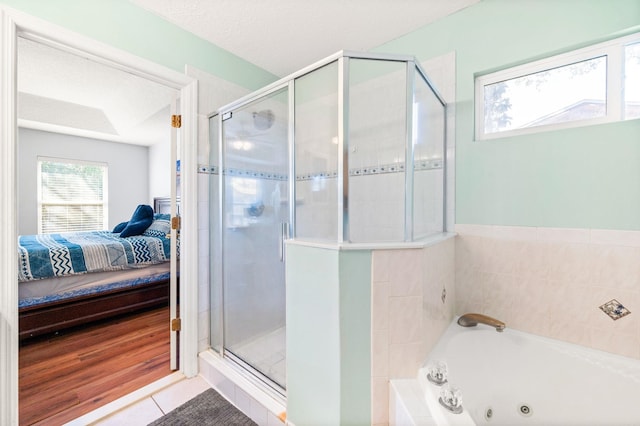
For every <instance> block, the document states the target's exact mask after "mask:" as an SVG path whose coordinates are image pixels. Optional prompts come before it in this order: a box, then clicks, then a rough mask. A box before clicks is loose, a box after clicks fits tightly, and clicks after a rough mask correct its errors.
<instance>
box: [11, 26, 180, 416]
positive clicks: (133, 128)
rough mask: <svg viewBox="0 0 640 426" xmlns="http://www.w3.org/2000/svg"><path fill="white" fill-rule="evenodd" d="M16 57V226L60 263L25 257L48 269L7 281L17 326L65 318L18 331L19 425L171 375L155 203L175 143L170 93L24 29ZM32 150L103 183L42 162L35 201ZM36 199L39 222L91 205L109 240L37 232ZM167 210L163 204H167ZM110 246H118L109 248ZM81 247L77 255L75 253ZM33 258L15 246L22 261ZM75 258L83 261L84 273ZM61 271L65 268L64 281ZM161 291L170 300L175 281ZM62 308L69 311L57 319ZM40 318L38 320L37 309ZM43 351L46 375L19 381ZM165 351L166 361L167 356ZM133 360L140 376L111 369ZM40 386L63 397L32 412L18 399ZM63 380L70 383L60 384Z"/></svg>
mask: <svg viewBox="0 0 640 426" xmlns="http://www.w3.org/2000/svg"><path fill="white" fill-rule="evenodd" d="M17 56H18V67H17V70H18V73H17V74H18V79H17V80H18V84H17V103H18V109H17V119H18V133H17V151H18V155H17V159H18V163H17V165H16V166H17V167H16V168H17V175H18V176H17V177H18V189H19V190H18V196H17V201H18V203H17V209H18V223H17V234H18V235H34V241H37V242H38V245H41V246H43V247H47V246H48V247H50V246H52V245H54V246H55V247H56V250H62V251H65V250H67V251H69V253H68V257H66V258H65V257H64V256H62V255H61V256H60V257H61V260H60V262H58V263H55V262H53V261H52V262H51V264H50V266H49V265H45V266H37V265H35V264H34V263H32V264H30V265H29V267H30V268H47V267H50V268H51V269H52V270H54V274H53V275H55V276H53V277H51V278H41V279H34V280H31V281H28V282H21V283H20V284H19V285H18V290H19V292H18V293H19V299H20V301H19V315H20V327H21V332H22V331H23V330H22V328H23V327H25V324H32V323H29V322H28V321H35V324H38V321H40V322H42V320H38V319H37V318H36V313H37V315H40V314H41V312H40V310H43V311H46V310H51V315H53V316H54V317H61V318H64V321H60V323H61V324H62V323H65V325H64V326H57V327H59V329H58V328H54V329H53V330H49V329H46V330H44V329H40V328H38V326H37V325H36V326H30V328H28V329H29V330H30V333H31V334H29V335H28V334H24V333H22V334H21V344H20V346H21V347H20V355H19V357H20V359H19V364H20V371H19V373H20V380H19V387H20V396H21V397H24V402H25V403H23V399H20V400H19V405H20V423H21V424H30V420H29V419H32V420H33V419H34V417H33V415H34V414H37V416H36V417H38V416H40V415H41V414H42V412H45V413H47V416H46V417H45V418H48V417H51V418H52V419H53V418H56V416H58V418H60V419H62V418H64V415H65V414H64V413H65V412H67V413H69V411H67V410H69V409H70V408H69V407H73V410H75V411H71V412H73V413H77V414H78V416H79V415H81V414H84V413H86V412H87V411H82V410H83V409H84V410H89V411H90V410H91V409H94V408H97V407H96V405H95V404H93V403H91V400H92V399H98V400H100V404H106V403H108V402H110V401H111V400H114V399H117V398H118V397H120V396H123V395H124V394H126V393H128V392H130V391H131V390H135V388H136V387H138V388H139V387H142V386H144V385H147V384H149V383H151V382H152V381H154V380H157V379H158V378H159V377H162V376H165V375H169V374H170V373H171V365H170V362H169V359H170V355H171V354H170V345H169V334H170V331H169V330H170V320H171V316H170V312H169V304H168V299H169V297H170V294H171V291H170V288H169V278H170V276H171V274H172V273H173V275H174V276H177V275H178V271H177V268H175V269H174V271H173V272H171V271H170V268H169V261H168V259H170V258H171V257H172V256H173V257H175V254H173V253H170V247H171V238H167V236H168V234H170V233H171V232H172V231H171V226H170V215H169V214H167V212H166V202H167V201H169V202H170V203H171V199H172V195H173V200H174V203H175V199H176V190H175V189H173V190H172V186H174V185H172V180H173V181H174V182H175V181H176V167H175V164H176V161H175V158H176V157H177V158H179V156H178V152H177V146H176V145H175V143H174V144H173V145H172V141H171V126H170V122H171V112H172V111H171V106H172V105H171V104H172V102H174V100H175V99H176V98H177V97H179V95H180V92H179V90H177V89H175V88H172V87H167V86H165V85H163V84H159V83H157V82H155V81H151V80H150V79H145V78H144V77H141V76H137V75H134V74H133V73H131V72H127V71H123V70H121V69H116V68H113V67H110V66H108V65H106V64H103V63H99V62H97V61H93V60H91V59H88V58H87V57H84V56H82V55H78V54H76V53H75V52H69V51H66V50H60V49H57V48H56V47H52V46H49V45H47V44H46V43H41V42H40V41H35V40H32V39H29V38H25V37H19V38H18V54H17ZM174 107H175V105H174ZM172 151H173V152H172ZM43 158H46V159H53V160H57V163H55V164H61V163H65V164H74V163H75V164H94V163H100V164H102V165H104V173H105V178H106V180H105V182H106V185H104V186H100V185H93V184H92V181H91V179H89V178H86V176H85V177H81V178H78V176H76V178H75V179H71V180H68V179H67V178H68V176H65V175H64V172H65V170H59V169H60V167H57V169H56V168H55V167H54V169H56V170H49V172H50V173H48V175H47V178H49V179H58V181H56V182H53V181H52V182H50V184H51V185H49V186H48V193H47V196H48V198H46V200H45V199H44V198H43V194H42V191H41V189H38V185H39V184H40V183H41V179H42V173H40V168H38V166H37V164H38V163H39V162H40V161H41V160H42V159H43ZM71 167H72V166H71ZM65 179H66V180H65ZM70 195H73V196H71V197H70ZM76 197H77V198H76ZM158 200H162V201H163V203H162V206H163V210H162V211H152V213H151V214H152V217H151V218H150V222H149V224H148V225H147V226H145V227H144V228H145V229H142V228H140V229H139V230H138V231H139V232H134V233H133V234H132V236H131V237H127V238H124V239H122V241H120V240H118V239H117V237H118V233H115V232H112V231H113V230H114V229H115V228H116V226H117V225H119V224H121V223H123V222H128V223H133V222H135V214H136V213H137V212H138V207H139V206H140V205H145V206H149V209H153V208H154V207H156V208H157V206H158V205H159V202H158ZM43 202H46V203H47V205H48V206H49V207H51V208H49V210H48V211H49V212H51V214H52V215H53V216H55V217H51V218H50V219H51V221H50V222H54V223H61V222H73V221H74V220H75V219H76V216H78V215H80V216H82V215H83V214H85V215H86V214H89V213H90V212H89V211H88V210H87V209H89V210H91V211H94V210H95V208H96V206H98V204H100V207H101V208H103V209H104V210H105V211H104V214H103V216H104V222H103V223H102V224H100V226H94V227H91V231H94V230H95V231H99V233H100V232H101V233H102V234H104V235H102V236H104V237H106V238H108V244H109V245H105V246H104V247H105V248H103V249H101V248H96V247H99V246H93V245H91V246H84V245H82V244H80V243H79V242H80V241H84V240H88V239H91V240H92V241H91V243H92V244H93V240H94V239H95V238H97V237H95V236H94V235H85V234H84V231H85V230H84V229H79V228H78V227H77V226H72V227H71V228H69V229H67V231H73V232H76V231H79V232H78V233H77V234H76V237H74V238H75V239H72V238H71V237H70V236H69V235H71V234H66V233H64V234H61V233H60V232H61V230H60V229H57V230H53V233H51V232H48V233H46V234H43V233H42V229H41V227H40V223H41V222H42V214H43V213H42V209H41V208H39V206H41V205H42V204H43ZM176 210H177V209H176V208H175V207H174V212H175V211H176ZM69 215H70V216H69ZM64 239H68V240H69V241H70V242H71V245H72V246H76V245H77V246H79V247H81V249H79V250H78V252H73V251H71V250H72V249H69V248H68V247H63V245H62V244H63V242H62V241H63V240H64ZM114 245H116V246H118V248H117V249H114ZM87 247H88V248H87ZM174 249H175V248H174ZM99 251H104V252H107V256H106V258H105V259H104V260H100V258H99V257H98V252H99ZM54 252H55V251H54ZM114 253H116V254H115V255H114ZM118 253H120V254H118ZM82 255H84V257H83V258H82V259H81V260H79V258H78V256H82ZM34 256H35V257H37V255H34ZM56 256H57V255H56ZM116 256H119V257H116ZM35 257H32V258H29V257H28V255H27V257H26V258H27V259H35ZM51 257H52V259H53V257H54V256H51ZM122 257H127V258H129V257H131V258H135V259H140V261H141V262H142V264H135V265H132V266H135V267H132V268H128V269H124V270H121V271H120V270H111V269H120V267H121V266H122V267H123V268H124V267H125V266H124V265H125V264H127V265H129V264H130V263H131V262H119V260H118V258H122ZM34 262H35V261H34ZM65 262H66V263H65ZM80 263H82V265H81V266H80ZM89 264H92V265H91V267H93V266H95V265H94V264H99V265H103V266H105V268H104V269H105V270H104V271H102V270H99V271H97V272H95V273H92V272H90V270H93V269H91V268H90V265H89ZM114 265H115V266H114ZM147 265H148V266H147ZM140 266H144V267H140ZM83 267H86V268H87V269H86V273H85V270H84V269H82V268H83ZM25 268H26V267H25ZM63 269H64V271H62V270H63ZM67 269H69V270H67ZM64 272H72V274H71V275H70V276H69V278H67V276H66V274H65V273H64ZM20 276H21V277H22V276H23V274H20ZM65 280H66V281H65ZM47 285H48V286H50V287H49V288H47V289H44V286H47ZM36 286H39V288H37V287H36ZM173 298H174V300H175V299H176V297H175V290H174V292H173ZM71 311H72V312H71ZM69 312H71V313H69ZM45 314H46V312H44V313H42V315H45ZM67 317H69V318H73V319H72V320H69V321H68V322H67V319H66V318H67ZM78 317H80V318H82V319H81V320H78V321H79V322H78V324H82V325H80V326H75V327H72V328H69V327H67V326H66V325H68V324H71V325H74V324H76V322H74V321H76V318H78ZM25 318H27V320H25ZM34 318H36V319H34ZM42 318H45V320H44V322H46V323H49V324H50V321H48V320H46V318H48V317H46V316H43V317H42ZM33 330H35V331H33ZM116 330H120V333H119V334H120V337H119V338H118V339H116V340H115V342H117V343H114V344H113V345H111V348H110V350H111V353H110V354H108V355H104V354H105V352H104V350H105V349H108V348H104V347H102V348H100V349H95V350H93V351H91V350H90V349H89V348H91V347H92V345H93V343H92V342H93V341H95V340H96V338H97V336H102V337H100V339H104V341H105V342H109V341H111V340H109V339H111V338H109V337H106V336H107V335H109V332H110V331H116ZM132 331H133V334H131V332H132ZM30 336H33V337H30ZM127 342H128V343H127ZM144 342H153V343H151V348H145V347H144V345H143V343H144ZM65 345H67V346H68V347H67V350H66V352H67V354H66V355H60V354H59V355H58V356H62V358H56V356H57V355H56V353H57V352H60V351H63V352H64V351H65V350H64V348H65ZM103 346H109V345H104V344H103ZM116 354H119V355H116ZM105 356H106V357H109V358H113V361H114V362H115V363H111V364H108V365H107V364H103V363H101V362H99V359H100V358H101V357H105ZM49 357H50V359H51V360H52V361H53V360H54V359H55V360H57V362H56V364H57V365H58V368H56V369H53V368H47V370H48V371H49V372H50V373H52V374H48V375H47V377H39V381H40V382H39V383H38V384H37V385H34V383H32V382H30V379H29V377H33V376H30V373H29V364H30V362H26V363H25V361H33V362H34V363H35V362H37V363H42V362H45V363H46V362H47V358H49ZM174 357H176V358H177V354H175V355H174ZM132 358H136V359H138V364H137V365H138V366H137V367H136V366H135V365H129V364H124V363H118V362H117V361H118V360H119V359H120V360H124V359H129V360H131V359H132ZM87 359H91V360H92V361H91V362H87ZM65 367H66V369H65ZM105 368H114V371H112V372H109V373H108V374H107V375H106V376H105V374H104V373H105V372H104V369H105ZM138 368H146V371H145V374H143V375H141V374H134V375H133V376H128V375H127V374H125V375H124V376H122V374H123V373H125V372H126V371H124V370H128V371H129V373H131V372H134V371H137V370H136V369H138ZM118 369H123V371H118ZM99 370H102V371H99ZM74 374H76V375H77V374H81V375H82V376H83V377H84V379H85V380H86V382H87V383H88V384H87V385H84V386H83V389H82V390H81V391H78V389H74V388H76V386H75V385H74V384H73V383H74V382H73V379H72V376H73V375H74ZM134 376H135V377H137V378H136V380H134V381H132V383H131V384H129V385H127V384H124V383H119V384H118V385H116V382H122V381H123V377H134ZM41 380H45V383H42V381H41ZM114 380H115V382H114V383H112V384H113V390H112V391H110V392H107V393H102V392H101V391H100V389H99V388H100V386H103V387H104V383H105V381H107V382H109V381H114ZM127 380H130V379H127ZM94 384H95V386H94ZM131 385H133V386H134V387H133V388H132V387H131ZM34 386H35V387H34ZM43 386H44V387H43ZM92 387H93V389H90V388H92ZM43 389H48V392H51V391H52V390H53V394H54V395H58V396H57V398H60V397H61V396H62V395H66V397H68V398H71V399H72V400H69V401H63V400H59V401H56V403H55V404H54V405H53V406H52V407H55V408H51V407H48V408H47V409H45V410H42V409H41V408H43V407H42V406H41V405H33V401H34V400H33V399H32V398H30V397H29V398H28V397H27V396H28V395H29V392H34V390H35V391H37V393H38V394H39V397H40V398H41V397H42V395H43V394H44V392H46V391H45V390H43ZM71 389H74V392H70V390H71ZM38 407H40V409H39V408H38ZM74 415H75V414H74ZM39 420H42V418H39ZM67 420H70V419H66V420H65V421H67ZM52 421H53V420H52Z"/></svg>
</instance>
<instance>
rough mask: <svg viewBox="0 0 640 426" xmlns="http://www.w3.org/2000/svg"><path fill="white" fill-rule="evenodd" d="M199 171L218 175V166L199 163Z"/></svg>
mask: <svg viewBox="0 0 640 426" xmlns="http://www.w3.org/2000/svg"><path fill="white" fill-rule="evenodd" d="M198 173H204V174H206V175H217V174H218V166H210V165H208V164H198Z"/></svg>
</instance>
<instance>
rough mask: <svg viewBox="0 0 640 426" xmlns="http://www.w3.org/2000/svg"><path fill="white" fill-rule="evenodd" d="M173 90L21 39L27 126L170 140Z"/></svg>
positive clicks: (148, 141) (139, 140) (22, 115)
mask: <svg viewBox="0 0 640 426" xmlns="http://www.w3.org/2000/svg"><path fill="white" fill-rule="evenodd" d="M174 94H175V95H178V92H177V91H176V90H175V89H170V88H168V87H165V86H162V85H160V84H157V83H154V82H152V81H149V80H145V79H143V78H140V77H137V76H134V75H132V74H130V73H126V72H124V71H121V70H118V69H115V68H111V67H108V66H106V65H103V64H99V63H97V62H95V61H91V60H88V59H85V58H82V57H80V56H76V55H73V54H71V53H68V52H63V51H61V50H58V49H55V48H52V47H49V46H46V45H43V44H41V43H37V42H34V41H31V40H27V39H24V38H19V39H18V119H19V120H20V124H21V125H22V126H23V127H33V128H40V129H42V128H44V127H43V123H46V124H50V125H52V126H53V127H50V128H49V129H50V130H56V131H61V132H65V131H66V132H69V133H74V130H78V131H76V132H75V133H77V134H82V135H83V136H95V137H100V138H104V139H109V140H113V141H118V142H127V143H135V144H141V145H153V144H155V143H158V142H160V141H161V140H160V139H164V140H166V139H168V138H169V135H170V132H169V130H166V131H165V132H162V128H164V129H168V123H169V109H168V105H169V104H170V102H171V100H172V98H173V95H174ZM158 124H160V126H158ZM90 132H93V133H95V134H94V135H92V134H90ZM159 138H160V139H159Z"/></svg>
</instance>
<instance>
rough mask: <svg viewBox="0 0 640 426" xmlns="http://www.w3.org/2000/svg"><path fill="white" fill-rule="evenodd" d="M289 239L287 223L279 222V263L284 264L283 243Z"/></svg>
mask: <svg viewBox="0 0 640 426" xmlns="http://www.w3.org/2000/svg"><path fill="white" fill-rule="evenodd" d="M288 239H289V224H288V223H287V222H280V244H279V250H278V252H279V254H280V262H284V242H285V241H286V240H288Z"/></svg>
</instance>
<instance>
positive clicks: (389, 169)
mask: <svg viewBox="0 0 640 426" xmlns="http://www.w3.org/2000/svg"><path fill="white" fill-rule="evenodd" d="M442 166H443V161H442V159H440V158H436V159H432V160H417V161H416V162H415V165H414V170H415V171H423V170H434V169H441V168H442ZM404 170H405V167H404V163H390V164H383V165H379V166H365V167H360V168H353V169H350V170H349V176H368V175H379V174H385V173H402V172H404ZM198 173H204V174H211V175H217V174H219V170H218V166H210V165H208V164H199V165H198ZM223 174H225V175H229V176H240V177H250V178H256V179H267V180H287V179H288V176H289V175H287V174H278V173H273V172H261V171H256V170H243V169H233V168H230V169H224V170H223ZM337 177H338V171H337V170H330V171H322V172H315V173H303V174H300V175H296V181H306V180H317V179H335V178H337Z"/></svg>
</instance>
